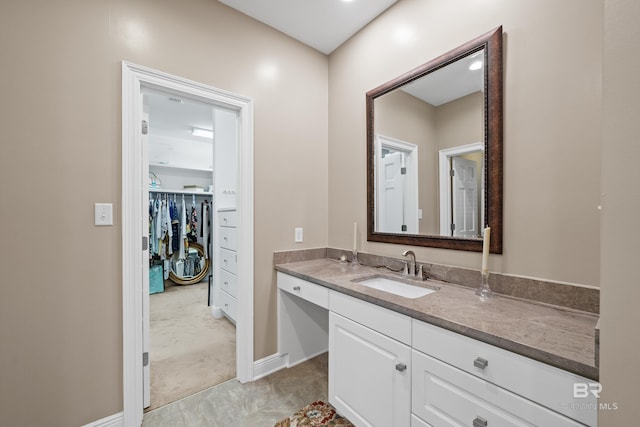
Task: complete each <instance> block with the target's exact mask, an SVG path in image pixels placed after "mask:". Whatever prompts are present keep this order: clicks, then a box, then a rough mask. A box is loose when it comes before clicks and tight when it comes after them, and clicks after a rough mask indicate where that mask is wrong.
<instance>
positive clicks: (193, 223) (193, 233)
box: [187, 202, 198, 243]
mask: <svg viewBox="0 0 640 427" xmlns="http://www.w3.org/2000/svg"><path fill="white" fill-rule="evenodd" d="M187 238H188V239H189V241H190V242H194V243H195V242H197V241H198V209H197V208H196V205H195V202H194V204H193V206H192V207H191V215H190V216H189V231H188V234H187Z"/></svg>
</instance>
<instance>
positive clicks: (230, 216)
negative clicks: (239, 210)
mask: <svg viewBox="0 0 640 427" xmlns="http://www.w3.org/2000/svg"><path fill="white" fill-rule="evenodd" d="M236 224H237V222H236V211H235V210H232V211H218V225H220V226H221V227H235V226H236Z"/></svg>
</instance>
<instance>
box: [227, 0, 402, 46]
mask: <svg viewBox="0 0 640 427" xmlns="http://www.w3.org/2000/svg"><path fill="white" fill-rule="evenodd" d="M218 1H219V2H220V3H224V4H226V5H227V6H229V7H231V8H233V9H236V10H237V11H239V12H242V13H244V14H245V15H248V16H250V17H252V18H254V19H256V20H258V21H260V22H263V23H265V24H267V25H269V26H270V27H273V28H275V29H276V30H279V31H281V32H283V33H285V34H287V35H288V36H290V37H293V38H294V39H296V40H299V41H301V42H302V43H304V44H306V45H308V46H311V47H312V48H314V49H317V50H319V51H320V52H322V53H325V54H327V55H328V54H330V53H331V52H333V51H334V50H335V49H336V48H337V47H338V46H340V45H341V44H342V43H344V42H345V41H346V40H347V39H349V38H350V37H351V36H352V35H354V34H355V33H356V32H358V30H360V29H361V28H362V27H364V26H365V25H367V24H368V23H369V22H371V21H373V20H374V19H375V18H376V17H377V16H378V15H380V14H381V13H382V12H384V11H385V10H386V9H388V8H389V7H390V6H391V5H393V4H394V3H395V2H396V1H397V0H218Z"/></svg>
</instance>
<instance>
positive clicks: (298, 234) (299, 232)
mask: <svg viewBox="0 0 640 427" xmlns="http://www.w3.org/2000/svg"><path fill="white" fill-rule="evenodd" d="M295 234H296V236H295V242H296V243H302V228H296V233H295Z"/></svg>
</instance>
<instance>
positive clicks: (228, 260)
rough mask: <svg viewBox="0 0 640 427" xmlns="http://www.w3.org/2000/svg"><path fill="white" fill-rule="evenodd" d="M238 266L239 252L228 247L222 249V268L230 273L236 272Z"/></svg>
mask: <svg viewBox="0 0 640 427" xmlns="http://www.w3.org/2000/svg"><path fill="white" fill-rule="evenodd" d="M237 267H238V254H236V253H235V252H233V251H230V250H228V249H220V268H223V269H225V270H227V271H228V272H229V273H233V274H236V273H237V269H238V268H237Z"/></svg>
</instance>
